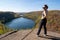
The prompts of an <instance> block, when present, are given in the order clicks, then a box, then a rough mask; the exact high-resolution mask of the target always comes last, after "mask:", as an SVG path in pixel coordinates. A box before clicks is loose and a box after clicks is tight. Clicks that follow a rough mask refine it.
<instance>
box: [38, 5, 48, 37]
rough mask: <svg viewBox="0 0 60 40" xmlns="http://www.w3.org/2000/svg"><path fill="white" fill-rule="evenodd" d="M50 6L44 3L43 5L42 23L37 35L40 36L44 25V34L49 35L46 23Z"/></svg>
mask: <svg viewBox="0 0 60 40" xmlns="http://www.w3.org/2000/svg"><path fill="white" fill-rule="evenodd" d="M47 9H48V6H47V5H44V7H43V12H42V17H41V23H40V27H39V30H38V32H37V35H38V36H39V34H40V32H41V29H42V26H43V27H44V36H46V35H47V28H46V23H47V14H48V10H47Z"/></svg>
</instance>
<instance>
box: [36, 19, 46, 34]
mask: <svg viewBox="0 0 60 40" xmlns="http://www.w3.org/2000/svg"><path fill="white" fill-rule="evenodd" d="M46 23H47V19H46V18H44V19H42V20H41V23H40V27H39V30H38V32H37V35H39V34H40V32H41V29H42V26H43V27H44V34H47V28H46Z"/></svg>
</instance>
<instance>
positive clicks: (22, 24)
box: [5, 17, 35, 30]
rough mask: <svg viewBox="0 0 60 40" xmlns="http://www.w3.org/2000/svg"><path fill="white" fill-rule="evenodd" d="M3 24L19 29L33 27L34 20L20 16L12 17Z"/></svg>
mask: <svg viewBox="0 0 60 40" xmlns="http://www.w3.org/2000/svg"><path fill="white" fill-rule="evenodd" d="M5 25H7V27H8V28H11V29H17V30H20V29H30V28H33V27H34V25H35V22H34V21H33V20H31V19H27V18H23V17H21V18H17V19H14V20H12V21H10V22H8V23H6V24H5Z"/></svg>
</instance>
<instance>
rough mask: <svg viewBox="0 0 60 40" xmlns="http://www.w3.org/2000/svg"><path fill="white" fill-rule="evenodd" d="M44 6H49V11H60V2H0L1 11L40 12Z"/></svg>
mask: <svg viewBox="0 0 60 40" xmlns="http://www.w3.org/2000/svg"><path fill="white" fill-rule="evenodd" d="M44 4H47V5H48V6H49V9H48V10H60V0H0V11H12V12H30V11H39V10H42V7H43V5H44Z"/></svg>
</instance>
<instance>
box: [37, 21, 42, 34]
mask: <svg viewBox="0 0 60 40" xmlns="http://www.w3.org/2000/svg"><path fill="white" fill-rule="evenodd" d="M42 26H43V21H42V20H41V23H40V27H39V29H38V32H37V35H39V34H40V32H41V29H42Z"/></svg>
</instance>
